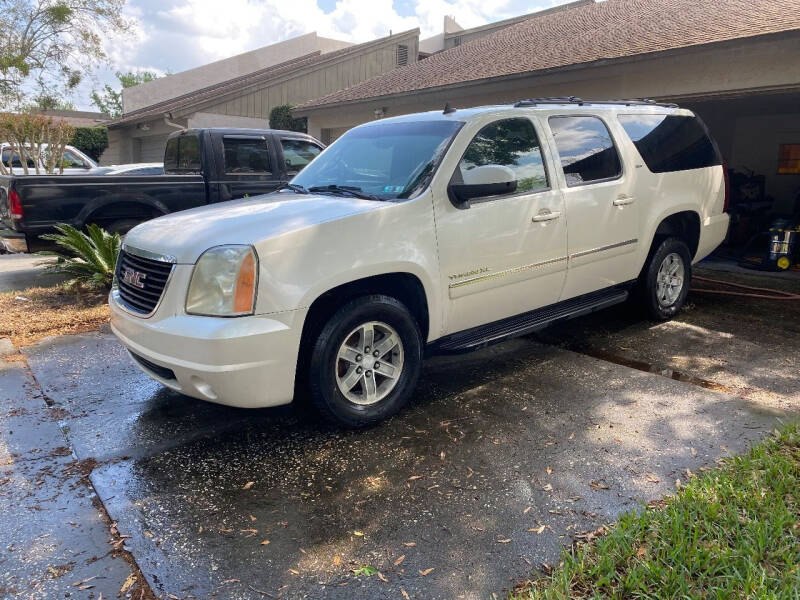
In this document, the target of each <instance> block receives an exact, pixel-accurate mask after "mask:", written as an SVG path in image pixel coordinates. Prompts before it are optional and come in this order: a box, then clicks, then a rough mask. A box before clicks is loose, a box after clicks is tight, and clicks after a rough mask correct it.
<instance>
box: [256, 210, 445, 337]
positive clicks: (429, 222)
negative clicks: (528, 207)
mask: <svg viewBox="0 0 800 600" xmlns="http://www.w3.org/2000/svg"><path fill="white" fill-rule="evenodd" d="M432 213H433V211H432V207H431V203H430V199H429V198H428V199H427V201H426V199H425V198H424V197H420V198H417V199H415V200H410V201H407V202H403V203H386V204H385V205H384V206H381V207H379V208H376V209H375V210H371V211H368V212H364V213H359V214H355V215H349V216H347V217H344V218H341V219H338V220H334V221H329V222H325V223H320V224H318V225H314V226H312V227H307V228H304V229H299V230H296V231H292V232H289V233H286V234H283V235H280V236H277V237H275V238H272V239H270V240H265V241H264V242H262V243H259V244H257V245H256V252H257V253H258V256H259V265H260V268H259V286H258V301H257V306H256V310H257V312H259V313H268V312H280V311H285V310H295V309H305V308H308V307H310V306H311V305H312V304H313V303H314V300H316V299H317V298H319V297H320V296H321V295H322V294H324V293H325V292H328V291H330V290H332V289H334V288H336V287H339V286H341V285H344V284H347V283H351V282H354V281H357V280H360V279H364V278H367V277H373V276H375V275H386V274H390V273H410V274H411V275H413V276H415V277H417V279H419V280H420V282H421V283H422V288H423V290H424V291H425V297H426V301H427V304H428V315H429V332H430V333H429V335H430V336H431V337H433V338H435V337H438V335H440V332H441V327H442V310H441V301H440V297H439V293H438V284H437V283H436V282H438V281H439V265H438V258H437V249H436V236H435V232H434V226H433V214H432Z"/></svg>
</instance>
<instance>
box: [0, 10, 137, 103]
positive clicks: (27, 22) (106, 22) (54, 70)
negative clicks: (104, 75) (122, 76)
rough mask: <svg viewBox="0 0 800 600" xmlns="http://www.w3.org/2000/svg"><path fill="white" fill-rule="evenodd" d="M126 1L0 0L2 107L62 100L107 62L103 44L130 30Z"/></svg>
mask: <svg viewBox="0 0 800 600" xmlns="http://www.w3.org/2000/svg"><path fill="white" fill-rule="evenodd" d="M124 4H125V0H0V108H13V107H16V106H18V105H20V104H21V103H22V102H24V101H25V99H26V97H27V96H30V95H31V94H40V95H41V94H45V95H54V96H55V97H59V96H60V95H62V94H68V93H69V92H70V91H72V90H74V89H75V88H76V87H77V85H78V84H79V83H80V82H81V81H82V79H83V78H84V76H86V75H88V74H89V73H91V72H93V71H94V69H96V68H97V66H98V65H99V64H101V63H103V62H105V61H106V54H105V51H104V50H103V39H107V38H108V36H110V35H113V34H118V33H123V32H125V31H127V30H128V29H129V26H130V25H129V23H128V21H127V20H126V19H124V18H123V17H122V7H123V6H124Z"/></svg>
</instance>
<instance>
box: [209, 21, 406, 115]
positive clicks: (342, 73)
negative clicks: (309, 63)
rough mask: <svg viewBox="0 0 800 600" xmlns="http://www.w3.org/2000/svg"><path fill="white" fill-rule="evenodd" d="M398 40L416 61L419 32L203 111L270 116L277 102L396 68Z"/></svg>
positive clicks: (296, 101)
mask: <svg viewBox="0 0 800 600" xmlns="http://www.w3.org/2000/svg"><path fill="white" fill-rule="evenodd" d="M387 42H388V41H387ZM398 44H403V45H406V46H408V62H409V64H410V63H412V62H416V60H417V54H418V51H417V44H418V39H417V36H416V35H410V36H408V37H405V38H396V39H394V40H392V41H391V43H387V44H385V45H383V46H378V47H375V48H372V49H371V50H369V51H367V52H364V53H360V54H355V55H352V56H345V57H343V58H342V59H340V60H338V61H335V62H332V63H330V64H327V65H320V66H319V67H318V68H316V69H315V70H313V71H311V72H308V73H298V74H297V75H288V76H286V77H284V78H282V79H281V80H279V81H276V82H272V83H267V84H265V85H264V87H263V88H260V89H256V90H252V91H248V92H247V93H244V94H242V96H238V97H235V98H231V99H228V100H226V101H225V102H220V103H219V104H210V105H208V106H205V107H203V108H202V111H203V112H209V113H216V114H222V115H232V116H239V117H251V118H259V119H269V112H270V110H272V109H273V108H274V107H275V106H279V105H281V104H300V103H302V102H306V101H308V100H313V99H314V98H319V97H320V96H324V95H326V94H330V93H332V92H336V91H338V90H341V89H344V88H347V87H350V86H351V85H355V84H356V83H359V82H361V81H365V80H366V79H370V78H371V77H375V76H376V75H380V74H381V73H385V72H387V71H390V70H392V69H394V68H395V67H396V61H397V46H398Z"/></svg>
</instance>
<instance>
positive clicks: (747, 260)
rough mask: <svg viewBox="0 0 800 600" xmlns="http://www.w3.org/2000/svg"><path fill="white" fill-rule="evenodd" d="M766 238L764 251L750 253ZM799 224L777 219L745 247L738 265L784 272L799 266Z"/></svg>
mask: <svg viewBox="0 0 800 600" xmlns="http://www.w3.org/2000/svg"><path fill="white" fill-rule="evenodd" d="M765 238H766V240H767V245H766V249H763V248H764V247H763V246H762V250H760V251H758V252H757V253H755V254H754V253H753V252H752V250H751V249H752V248H753V246H755V245H756V243H757V242H760V243H763V240H764V239H765ZM798 240H800V224H798V223H792V222H791V221H789V220H788V219H777V220H775V221H774V222H773V223H772V226H771V227H770V228H769V229H768V230H767V231H765V232H762V233H760V234H758V235H756V236H754V237H753V238H752V239H751V240H750V242H748V243H747V245H746V246H745V249H744V251H743V252H742V258H741V260H740V261H739V265H740V266H742V267H747V268H749V269H758V270H761V271H786V270H788V269H790V268H792V267H793V266H794V265H800V243H799V242H798Z"/></svg>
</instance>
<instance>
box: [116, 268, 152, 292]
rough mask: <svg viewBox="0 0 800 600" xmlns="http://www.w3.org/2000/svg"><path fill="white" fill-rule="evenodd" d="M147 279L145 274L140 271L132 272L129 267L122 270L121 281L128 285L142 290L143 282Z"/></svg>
mask: <svg viewBox="0 0 800 600" xmlns="http://www.w3.org/2000/svg"><path fill="white" fill-rule="evenodd" d="M146 278H147V273H142V272H141V271H134V270H133V269H131V268H130V267H125V268H123V269H122V281H124V282H125V283H127V284H128V285H132V286H134V287H138V288H142V289H144V280H145V279H146Z"/></svg>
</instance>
